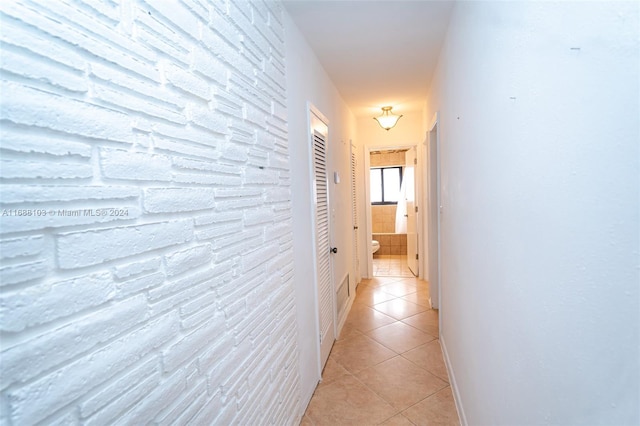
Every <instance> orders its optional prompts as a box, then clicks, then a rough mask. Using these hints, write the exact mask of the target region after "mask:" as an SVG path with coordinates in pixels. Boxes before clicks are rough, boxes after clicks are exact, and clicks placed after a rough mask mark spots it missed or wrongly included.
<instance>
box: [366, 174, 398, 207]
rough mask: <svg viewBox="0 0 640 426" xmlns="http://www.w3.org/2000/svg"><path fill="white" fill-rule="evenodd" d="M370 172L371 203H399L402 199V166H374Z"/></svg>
mask: <svg viewBox="0 0 640 426" xmlns="http://www.w3.org/2000/svg"><path fill="white" fill-rule="evenodd" d="M369 173H370V183H371V204H397V203H398V200H399V199H400V184H401V183H402V167H372V168H371V169H370V170H369Z"/></svg>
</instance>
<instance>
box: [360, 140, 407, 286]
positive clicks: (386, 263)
mask: <svg viewBox="0 0 640 426" xmlns="http://www.w3.org/2000/svg"><path fill="white" fill-rule="evenodd" d="M368 154H369V155H368V158H367V160H368V161H367V163H368V164H366V166H367V167H366V169H367V172H366V180H367V190H368V191H367V192H368V194H367V195H368V196H367V204H368V206H367V207H368V208H367V219H368V220H367V222H368V224H367V225H368V226H367V228H368V229H369V235H370V236H371V238H370V239H369V240H370V241H371V248H370V253H371V257H370V258H369V259H368V260H369V276H370V277H383V276H386V277H414V276H418V269H417V265H418V262H417V257H418V234H417V217H416V200H417V199H419V198H417V197H416V196H415V180H416V179H415V175H416V173H415V167H416V164H417V161H416V160H415V158H416V147H415V146H408V147H393V148H369V153H368ZM409 210H410V211H409ZM409 221H411V222H409ZM409 233H410V234H411V235H409ZM409 253H411V256H412V259H411V260H409V259H408V256H409Z"/></svg>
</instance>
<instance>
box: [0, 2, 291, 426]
mask: <svg viewBox="0 0 640 426" xmlns="http://www.w3.org/2000/svg"><path fill="white" fill-rule="evenodd" d="M68 3H69V2H48V1H42V2H37V4H38V6H33V3H32V2H27V1H10V2H1V3H0V8H1V9H2V12H3V14H4V15H2V23H1V26H2V42H3V45H2V63H1V66H2V75H1V77H2V83H1V84H2V96H1V98H0V99H1V101H2V105H1V107H0V111H1V118H2V120H3V121H2V136H1V137H2V145H1V151H0V154H1V155H2V167H1V169H0V173H1V182H2V185H3V186H2V190H1V194H2V195H1V203H2V206H1V207H2V212H3V215H2V217H1V220H2V222H1V228H0V234H1V236H2V242H1V245H0V247H1V256H2V265H1V268H0V278H1V280H2V285H1V287H0V292H1V295H0V297H1V302H0V306H1V309H0V330H1V333H2V334H1V338H2V344H1V351H2V352H1V353H0V357H1V360H2V361H1V364H2V368H1V383H0V391H1V393H2V395H1V402H0V423H2V424H7V425H10V424H16V425H23V424H36V423H42V424H78V423H82V424H87V425H91V424H97V425H104V424H112V423H118V424H143V423H144V424H146V423H156V422H157V423H161V424H232V423H233V424H263V423H274V424H292V423H295V422H296V421H298V420H299V415H298V413H299V412H300V410H301V408H300V406H299V405H300V387H299V386H300V384H299V368H298V362H297V350H298V349H297V330H296V313H295V312H296V311H295V300H294V296H295V292H294V283H293V261H294V256H293V243H292V240H293V234H292V229H293V227H292V220H291V206H290V197H291V196H290V193H291V181H292V176H291V173H290V169H289V154H288V144H289V138H288V132H287V122H286V108H287V105H286V98H285V89H286V81H285V80H286V78H285V77H286V76H285V71H284V70H285V68H284V62H285V59H284V55H285V47H284V25H283V21H282V19H283V17H282V15H281V10H280V6H279V4H278V3H273V2H267V3H261V2H252V3H248V2H237V3H236V2H224V3H223V2H211V3H208V4H206V5H202V4H201V3H200V2H178V1H172V2H169V1H166V2H165V1H152V2H143V1H135V2H134V1H127V0H123V1H119V2H113V1H109V2H76V3H74V5H73V6H69V5H68ZM186 4H189V5H190V6H186ZM294 129H295V127H294ZM293 143H298V142H297V141H296V140H294V142H293ZM106 208H115V209H116V210H102V211H103V212H106V215H103V214H101V213H99V209H106ZM91 213H93V214H91Z"/></svg>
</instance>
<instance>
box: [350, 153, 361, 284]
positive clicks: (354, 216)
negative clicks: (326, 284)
mask: <svg viewBox="0 0 640 426" xmlns="http://www.w3.org/2000/svg"><path fill="white" fill-rule="evenodd" d="M355 149H356V147H355V145H353V144H352V145H351V221H352V222H353V269H354V277H355V279H356V283H358V282H360V256H359V252H358V203H357V198H356V188H357V185H356V166H357V162H356V153H355V152H354V151H355Z"/></svg>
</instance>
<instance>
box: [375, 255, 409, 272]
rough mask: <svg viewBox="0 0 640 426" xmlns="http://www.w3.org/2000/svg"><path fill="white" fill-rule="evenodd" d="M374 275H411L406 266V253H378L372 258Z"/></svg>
mask: <svg viewBox="0 0 640 426" xmlns="http://www.w3.org/2000/svg"><path fill="white" fill-rule="evenodd" d="M373 276H374V277H413V276H414V275H413V273H412V272H411V270H410V269H409V267H408V266H407V255H406V254H403V255H395V254H392V255H380V256H377V257H374V258H373Z"/></svg>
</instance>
